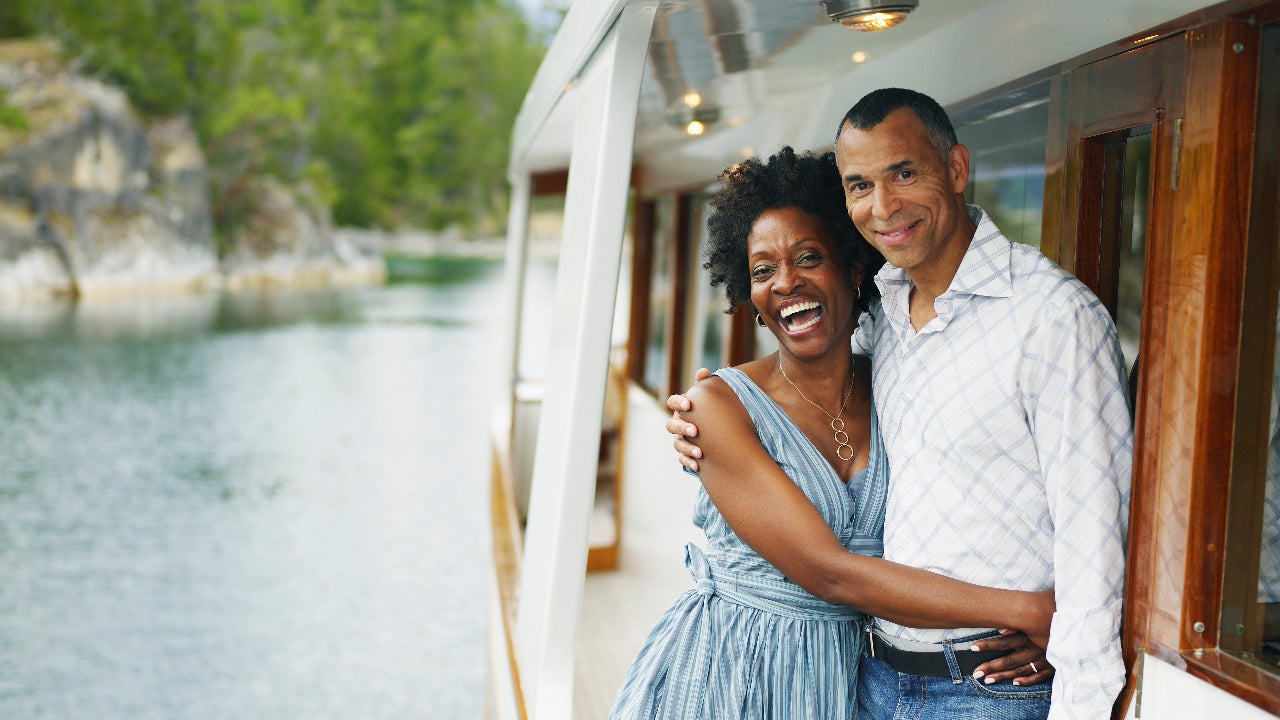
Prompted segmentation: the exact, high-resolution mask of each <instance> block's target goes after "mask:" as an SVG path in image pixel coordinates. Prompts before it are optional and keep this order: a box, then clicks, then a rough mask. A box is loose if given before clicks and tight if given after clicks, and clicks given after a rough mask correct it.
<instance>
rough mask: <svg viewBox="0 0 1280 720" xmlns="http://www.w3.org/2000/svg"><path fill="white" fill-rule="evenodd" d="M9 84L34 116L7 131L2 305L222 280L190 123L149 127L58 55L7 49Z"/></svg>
mask: <svg viewBox="0 0 1280 720" xmlns="http://www.w3.org/2000/svg"><path fill="white" fill-rule="evenodd" d="M5 51H6V52H5V53H4V55H3V59H0V86H3V87H4V88H6V89H7V91H8V102H9V104H10V105H13V106H16V107H18V108H19V109H20V110H22V111H23V113H24V115H25V116H26V117H27V118H28V128H26V129H25V130H15V129H12V128H11V129H8V130H7V131H5V132H3V133H0V296H11V297H12V296H17V297H24V296H41V295H71V296H91V295H107V294H117V293H127V292H133V291H136V290H138V289H142V288H146V289H155V288H175V289H178V288H189V287H199V286H201V285H203V284H207V283H209V282H216V281H217V279H218V278H217V257H216V254H215V251H214V244H213V230H212V226H211V223H210V214H209V190H208V179H207V170H206V167H205V163H204V156H203V153H202V152H201V150H200V146H199V144H198V142H197V141H196V137H195V134H194V132H192V130H191V127H190V123H189V122H188V121H187V120H186V119H185V118H181V117H178V118H169V119H163V120H159V121H156V122H153V123H152V124H151V125H150V126H144V124H143V123H142V121H141V120H140V119H139V118H138V117H137V115H136V113H135V112H134V111H133V110H132V108H131V107H130V105H129V102H128V99H127V98H126V97H125V96H124V94H123V93H122V92H120V91H119V90H118V89H115V88H112V87H110V86H107V85H104V84H102V83H100V82H97V81H94V80H90V79H87V78H84V77H80V76H78V75H76V74H74V73H72V72H69V71H68V70H67V68H66V67H65V66H63V65H62V63H61V62H60V61H59V60H58V59H57V53H56V49H55V48H54V47H53V46H51V45H48V44H43V43H36V42H30V41H27V42H10V43H6V44H5Z"/></svg>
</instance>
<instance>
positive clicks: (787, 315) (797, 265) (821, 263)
mask: <svg viewBox="0 0 1280 720" xmlns="http://www.w3.org/2000/svg"><path fill="white" fill-rule="evenodd" d="M747 271H748V273H749V274H750V277H751V303H752V304H753V305H755V308H756V311H757V312H759V313H760V316H761V317H762V318H764V321H765V324H766V325H767V326H768V328H769V330H770V331H771V332H772V333H773V334H774V335H775V336H776V337H777V338H778V343H779V345H780V346H782V347H785V348H787V349H788V350H789V351H790V352H791V353H792V354H795V355H798V356H806V355H817V354H821V353H823V352H825V351H826V350H827V349H828V348H830V347H831V346H832V345H833V344H837V343H838V344H839V345H841V346H843V348H844V349H845V350H846V351H847V350H848V347H849V336H850V334H851V333H852V332H853V327H854V323H855V321H856V318H855V316H854V298H853V288H854V287H855V286H857V285H858V284H861V282H862V268H861V267H856V266H855V267H854V268H846V267H844V262H843V261H842V260H841V258H840V253H839V251H838V250H837V249H836V244H835V241H834V239H833V238H832V237H831V235H830V234H829V233H828V232H827V228H826V226H825V225H823V224H822V221H821V220H819V219H818V217H817V216H815V215H810V214H809V213H807V212H805V211H803V210H801V209H799V208H796V207H785V208H777V209H774V210H766V211H765V212H763V213H761V214H760V217H758V218H756V221H755V223H754V224H752V226H751V234H750V235H748V236H747Z"/></svg>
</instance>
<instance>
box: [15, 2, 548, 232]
mask: <svg viewBox="0 0 1280 720" xmlns="http://www.w3.org/2000/svg"><path fill="white" fill-rule="evenodd" d="M30 35H52V36H54V37H57V38H58V39H59V40H60V41H61V43H62V46H63V48H64V50H65V51H66V52H67V53H68V54H69V55H70V56H71V57H73V58H75V59H77V60H78V61H79V62H80V63H81V66H82V69H83V70H84V71H85V72H88V73H90V74H93V75H96V76H98V77H101V78H103V79H105V80H107V81H110V82H113V83H115V84H118V85H120V86H121V87H123V88H124V89H125V90H126V91H127V92H128V93H129V95H130V97H131V98H132V99H133V101H134V103H135V104H136V105H137V106H138V107H139V108H140V109H141V110H142V111H143V112H146V113H148V114H152V115H170V114H175V113H189V114H190V115H191V117H192V118H193V119H194V121H195V124H196V128H197V132H198V133H199V135H200V139H201V142H202V143H203V145H204V147H205V151H206V155H207V156H208V158H209V162H210V167H211V170H212V177H213V191H214V200H215V214H216V216H217V217H216V218H215V220H216V221H217V222H218V223H219V225H221V226H223V227H225V226H226V225H227V224H228V223H232V224H233V223H234V222H235V219H236V217H237V214H238V212H239V211H240V209H241V205H242V203H243V198H242V193H243V190H244V188H245V187H247V186H248V183H249V182H250V181H251V180H252V179H253V178H254V177H256V176H258V175H263V174H269V175H273V176H275V177H278V178H280V179H282V180H284V181H285V182H286V183H299V182H302V181H307V182H309V183H310V184H311V185H312V186H313V187H314V188H316V190H317V191H318V192H319V195H320V197H321V198H323V199H324V200H325V201H327V202H328V204H329V205H330V207H331V208H332V210H333V214H334V220H335V221H336V222H337V223H339V224H344V225H360V226H381V227H393V228H394V227H406V226H415V227H427V228H432V229H439V228H442V227H446V226H460V227H463V228H469V229H477V230H490V229H492V226H493V224H494V223H497V222H501V220H502V212H503V207H502V206H503V204H504V202H505V200H504V198H505V188H504V177H503V170H504V168H505V163H506V155H507V147H508V141H509V135H510V128H511V125H512V121H513V120H514V117H515V113H516V111H517V110H518V109H519V105H520V101H521V99H522V97H523V95H524V91H525V88H527V87H528V84H529V82H530V81H531V79H532V77H533V72H534V70H535V69H536V67H537V64H538V60H539V59H540V57H541V53H542V51H543V47H542V41H541V38H539V37H538V36H537V35H536V34H535V33H534V32H533V31H531V29H530V28H529V25H528V23H527V22H526V20H525V18H524V16H523V14H522V13H521V12H520V10H519V9H518V8H517V7H516V6H515V5H514V0H468V1H467V2H459V1H458V0H3V2H0V37H23V36H30ZM2 105H3V103H2V102H0V106H2Z"/></svg>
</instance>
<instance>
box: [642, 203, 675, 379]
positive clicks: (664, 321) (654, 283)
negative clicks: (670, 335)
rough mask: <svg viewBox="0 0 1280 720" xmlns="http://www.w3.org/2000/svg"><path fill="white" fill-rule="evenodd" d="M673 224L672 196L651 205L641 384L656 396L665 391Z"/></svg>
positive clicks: (670, 299)
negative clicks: (650, 255) (646, 335)
mask: <svg viewBox="0 0 1280 720" xmlns="http://www.w3.org/2000/svg"><path fill="white" fill-rule="evenodd" d="M674 222H675V197H674V196H671V195H666V196H663V197H661V198H658V199H657V200H656V201H655V202H654V221H653V269H652V273H653V274H652V276H651V278H652V279H651V281H650V285H649V338H648V341H647V342H646V343H645V348H646V349H645V364H644V385H645V387H647V388H649V389H650V390H653V391H655V392H657V393H659V394H663V393H666V392H668V391H669V390H668V388H667V387H666V377H667V363H666V357H667V352H666V351H667V343H668V339H667V332H668V330H667V328H668V325H669V324H670V318H671V305H672V302H673V299H674V293H675V287H674V284H673V282H672V277H671V264H672V252H671V240H672V237H673V232H672V230H673V224H672V223H674Z"/></svg>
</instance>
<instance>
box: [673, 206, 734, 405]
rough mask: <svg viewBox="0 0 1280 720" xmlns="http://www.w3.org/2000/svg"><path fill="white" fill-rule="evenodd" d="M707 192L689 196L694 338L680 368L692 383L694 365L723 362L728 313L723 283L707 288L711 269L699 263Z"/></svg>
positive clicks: (703, 246)
mask: <svg viewBox="0 0 1280 720" xmlns="http://www.w3.org/2000/svg"><path fill="white" fill-rule="evenodd" d="M709 200H710V196H708V195H699V196H696V197H694V198H693V211H692V212H690V213H689V237H690V238H692V241H693V243H694V245H693V252H692V253H690V256H691V257H694V258H697V260H696V261H695V262H694V267H693V273H694V276H695V277H694V279H693V282H692V283H691V284H690V286H691V287H692V288H693V290H694V292H695V293H697V295H696V298H695V301H694V305H693V314H694V317H693V322H692V323H691V327H692V328H693V332H694V337H693V339H692V342H691V343H690V344H689V348H690V353H691V354H692V357H690V358H689V360H690V362H687V363H685V365H684V367H685V369H686V372H687V373H689V377H687V378H685V382H686V383H688V384H690V385H692V384H693V375H692V373H693V372H694V371H695V370H697V369H698V368H707V369H709V370H716V369H718V368H720V367H722V366H723V365H724V364H725V360H726V358H725V352H726V351H725V344H726V342H727V341H728V337H729V322H730V316H729V315H726V314H725V312H724V311H725V308H726V307H728V303H727V302H726V301H725V298H724V286H720V287H714V288H713V287H711V271H710V270H707V269H706V268H705V267H703V265H704V264H705V263H706V258H705V255H704V253H705V252H706V247H707V207H708V206H707V203H708V202H709Z"/></svg>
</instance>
